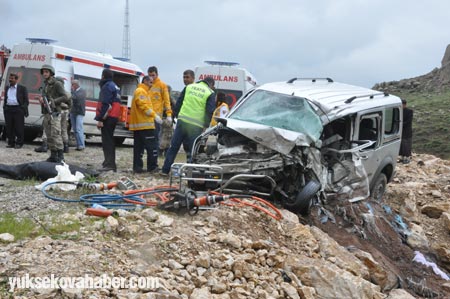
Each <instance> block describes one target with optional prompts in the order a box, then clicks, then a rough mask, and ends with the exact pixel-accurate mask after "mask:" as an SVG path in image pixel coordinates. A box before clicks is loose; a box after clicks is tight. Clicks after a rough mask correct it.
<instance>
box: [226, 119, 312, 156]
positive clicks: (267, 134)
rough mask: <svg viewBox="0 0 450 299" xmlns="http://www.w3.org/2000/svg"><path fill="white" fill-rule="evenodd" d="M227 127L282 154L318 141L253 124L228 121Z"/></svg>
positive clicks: (290, 132)
mask: <svg viewBox="0 0 450 299" xmlns="http://www.w3.org/2000/svg"><path fill="white" fill-rule="evenodd" d="M226 122H227V124H226V126H227V127H228V128H230V129H233V130H234V131H236V132H238V133H239V134H241V135H243V136H245V137H247V138H249V139H251V140H253V141H255V142H257V143H259V144H261V145H264V146H266V147H267V148H270V149H272V150H274V151H277V152H279V153H282V154H285V155H287V154H289V153H290V152H291V151H292V149H293V148H294V147H295V146H308V147H309V146H310V145H311V143H314V142H316V141H317V139H316V138H312V137H310V136H308V135H305V134H303V133H298V132H294V131H289V130H285V129H280V128H274V127H271V126H266V125H261V124H256V123H252V122H247V121H242V120H237V119H231V118H228V119H227V121H226Z"/></svg>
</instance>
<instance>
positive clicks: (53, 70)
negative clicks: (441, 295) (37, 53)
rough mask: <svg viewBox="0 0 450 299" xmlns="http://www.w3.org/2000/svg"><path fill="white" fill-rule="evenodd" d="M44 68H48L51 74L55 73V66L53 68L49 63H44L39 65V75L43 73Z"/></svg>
mask: <svg viewBox="0 0 450 299" xmlns="http://www.w3.org/2000/svg"><path fill="white" fill-rule="evenodd" d="M44 70H49V71H50V73H51V74H52V76H54V75H55V68H54V67H53V66H51V65H49V64H44V65H43V66H42V67H41V75H42V73H43V71H44Z"/></svg>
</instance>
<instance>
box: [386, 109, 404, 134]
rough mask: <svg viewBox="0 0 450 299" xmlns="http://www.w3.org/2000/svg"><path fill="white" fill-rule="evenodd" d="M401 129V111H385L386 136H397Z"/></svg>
mask: <svg viewBox="0 0 450 299" xmlns="http://www.w3.org/2000/svg"><path fill="white" fill-rule="evenodd" d="M399 128H400V109H399V108H397V107H394V108H386V109H385V111H384V134H385V135H393V134H397V133H398V131H399Z"/></svg>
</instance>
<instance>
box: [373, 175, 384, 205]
mask: <svg viewBox="0 0 450 299" xmlns="http://www.w3.org/2000/svg"><path fill="white" fill-rule="evenodd" d="M386 185H387V177H386V175H385V174H384V173H380V174H379V175H378V177H377V179H376V180H375V184H374V185H373V187H372V190H371V191H370V197H372V199H373V200H375V201H377V202H381V200H382V198H383V195H384V193H385V192H386Z"/></svg>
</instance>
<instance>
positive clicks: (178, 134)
mask: <svg viewBox="0 0 450 299" xmlns="http://www.w3.org/2000/svg"><path fill="white" fill-rule="evenodd" d="M202 132H203V128H200V127H197V126H194V125H191V124H188V123H185V122H183V121H182V120H178V122H177V126H176V128H175V131H174V132H173V136H172V141H171V142H170V147H169V149H168V150H167V153H166V159H165V160H164V165H163V167H162V172H164V173H169V172H170V167H171V166H172V164H173V162H174V161H175V158H176V157H177V154H178V151H179V150H180V147H181V144H183V148H184V150H185V151H186V155H187V157H190V154H191V151H192V146H193V145H194V141H195V139H196V138H197V137H198V136H199V135H200V134H201V133H202ZM189 160H190V158H188V162H190V161H189Z"/></svg>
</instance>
